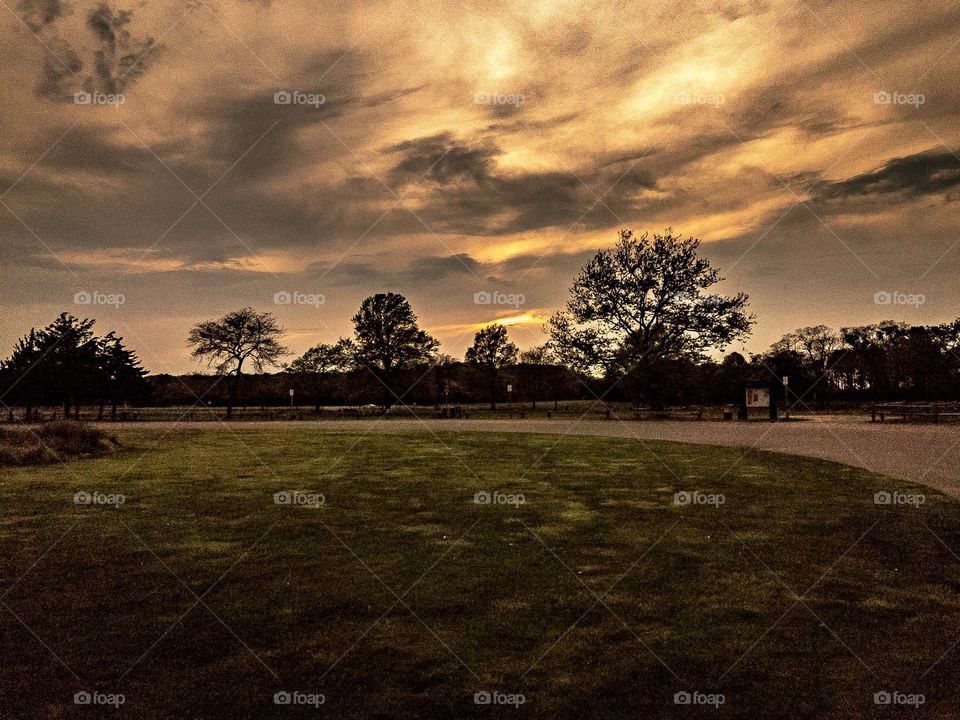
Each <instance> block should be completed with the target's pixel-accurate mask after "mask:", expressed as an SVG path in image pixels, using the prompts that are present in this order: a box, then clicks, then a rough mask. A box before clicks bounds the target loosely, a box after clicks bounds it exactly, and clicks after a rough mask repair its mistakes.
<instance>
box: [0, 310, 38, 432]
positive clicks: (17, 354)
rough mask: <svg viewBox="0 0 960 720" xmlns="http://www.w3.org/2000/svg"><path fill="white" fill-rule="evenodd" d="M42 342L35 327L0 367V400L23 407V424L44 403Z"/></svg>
mask: <svg viewBox="0 0 960 720" xmlns="http://www.w3.org/2000/svg"><path fill="white" fill-rule="evenodd" d="M43 352H44V339H43V337H42V336H41V333H39V332H37V329H36V328H30V332H29V333H27V334H26V335H24V336H23V337H22V338H20V339H19V340H18V341H17V344H16V345H14V348H13V354H12V355H11V356H10V357H9V358H8V359H7V360H4V361H3V364H2V367H0V375H2V385H0V386H2V387H3V394H2V396H0V400H3V401H5V402H7V404H9V403H10V401H12V402H14V403H18V404H21V405H23V406H24V407H25V408H26V421H27V422H30V421H31V420H32V419H33V408H34V406H35V405H40V404H41V403H42V402H43V391H44V389H45V388H46V387H47V385H46V381H45V378H44V377H43V375H44V370H45V368H44V366H43V364H42V363H41V362H40V361H41V360H42V359H43ZM28 376H31V377H29V378H28Z"/></svg>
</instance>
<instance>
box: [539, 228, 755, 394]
mask: <svg viewBox="0 0 960 720" xmlns="http://www.w3.org/2000/svg"><path fill="white" fill-rule="evenodd" d="M699 246H700V241H699V240H697V239H696V238H686V239H684V238H682V237H680V236H679V235H674V234H673V232H672V230H669V229H668V230H667V231H666V234H664V235H659V234H654V235H653V237H652V238H651V237H650V236H648V235H647V233H644V234H643V235H641V236H640V237H636V236H634V234H633V232H632V231H631V230H621V231H620V238H619V240H618V242H617V244H616V245H615V246H614V247H613V248H611V249H608V250H601V251H600V252H598V253H597V254H596V255H595V256H594V258H593V259H592V260H591V261H590V262H589V263H587V265H586V266H585V267H584V268H583V269H582V270H581V271H580V274H579V275H578V276H577V278H576V280H575V281H574V284H573V287H572V288H571V291H570V295H571V297H570V299H569V300H568V301H567V305H566V310H564V311H561V312H558V313H557V314H555V315H554V316H553V317H552V318H551V319H550V325H549V331H550V337H551V341H552V345H553V347H554V348H555V351H556V353H557V355H558V356H559V358H560V360H561V361H562V362H564V363H565V364H567V365H568V366H570V367H572V368H574V369H577V370H580V371H582V372H584V373H587V374H590V375H605V376H607V377H608V378H611V379H615V380H616V381H619V380H620V379H622V378H624V377H625V376H627V375H630V376H632V378H633V379H634V380H635V381H636V384H637V385H638V386H640V387H647V388H650V387H654V386H656V385H661V386H662V384H663V383H662V382H660V381H657V380H656V378H655V376H656V374H657V371H658V369H659V370H660V371H666V372H669V366H670V361H677V360H684V359H685V360H700V359H701V358H702V357H704V355H705V353H706V351H708V350H711V349H716V350H722V349H723V348H724V347H726V346H727V345H728V344H730V343H731V342H733V341H735V340H737V339H740V338H744V337H746V336H747V335H749V333H750V327H751V325H752V324H753V321H754V319H753V316H751V315H748V314H747V313H746V307H747V301H748V298H747V296H746V295H745V294H744V293H738V294H736V295H735V296H733V297H726V296H723V295H719V294H710V293H708V292H706V291H707V290H708V289H709V288H711V287H712V286H713V285H715V284H716V283H718V282H720V281H721V280H722V279H723V278H721V277H720V274H719V272H718V271H717V270H716V269H714V268H713V267H712V266H711V265H710V263H709V262H708V261H707V260H705V259H704V258H701V257H699V255H698V254H697V251H698V248H699ZM660 374H663V373H662V372H661V373H660ZM647 394H650V393H649V391H647ZM651 399H653V400H654V401H656V398H655V397H653V398H651Z"/></svg>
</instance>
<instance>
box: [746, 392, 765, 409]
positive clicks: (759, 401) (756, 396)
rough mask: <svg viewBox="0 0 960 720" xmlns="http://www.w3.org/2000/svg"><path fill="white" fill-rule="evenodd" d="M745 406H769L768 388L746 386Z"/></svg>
mask: <svg viewBox="0 0 960 720" xmlns="http://www.w3.org/2000/svg"><path fill="white" fill-rule="evenodd" d="M747 407H770V390H769V389H768V388H747Z"/></svg>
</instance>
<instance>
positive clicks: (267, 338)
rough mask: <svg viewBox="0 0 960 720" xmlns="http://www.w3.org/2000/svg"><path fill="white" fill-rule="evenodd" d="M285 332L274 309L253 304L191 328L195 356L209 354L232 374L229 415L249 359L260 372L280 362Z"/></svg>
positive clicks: (210, 359)
mask: <svg viewBox="0 0 960 720" xmlns="http://www.w3.org/2000/svg"><path fill="white" fill-rule="evenodd" d="M283 333H284V330H283V328H281V327H280V325H279V324H278V323H277V320H276V318H275V317H274V316H273V315H272V314H271V313H266V312H265V313H258V312H257V311H255V310H254V309H253V308H249V307H245V308H243V309H242V310H235V311H233V312H231V313H227V314H226V315H224V316H223V317H222V318H220V319H219V320H207V321H206V322H202V323H199V324H198V325H196V326H195V327H194V328H193V329H192V330H191V331H190V335H189V336H188V337H187V344H188V345H192V346H193V352H192V353H191V354H192V355H193V357H195V358H205V359H206V361H207V365H209V366H211V367H214V366H215V367H216V370H217V372H218V373H219V374H220V375H232V380H231V382H230V395H229V400H228V401H227V418H230V417H232V416H233V406H234V404H235V403H236V400H237V390H238V388H239V383H240V375H241V374H242V372H243V365H244V363H245V362H248V361H249V363H250V364H251V365H252V366H253V368H254V370H256V371H257V372H263V369H264V368H265V367H267V366H269V365H278V364H279V360H280V358H281V357H283V356H284V355H286V354H287V349H286V348H285V347H284V346H283V345H281V344H280V338H281V337H282V336H283Z"/></svg>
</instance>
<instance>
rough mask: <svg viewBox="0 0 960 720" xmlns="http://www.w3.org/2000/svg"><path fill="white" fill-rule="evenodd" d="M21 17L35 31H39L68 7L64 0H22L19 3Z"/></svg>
mask: <svg viewBox="0 0 960 720" xmlns="http://www.w3.org/2000/svg"><path fill="white" fill-rule="evenodd" d="M17 9H18V10H19V11H20V17H21V18H23V22H24V23H26V25H27V27H29V28H30V29H31V30H33V32H39V31H40V30H42V29H43V28H45V27H46V26H47V25H49V24H50V23H52V22H53V21H54V20H56V19H57V18H59V17H60V16H61V15H63V14H64V12H65V11H66V9H67V6H66V3H65V2H63V0H20V2H19V3H18V4H17Z"/></svg>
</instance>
